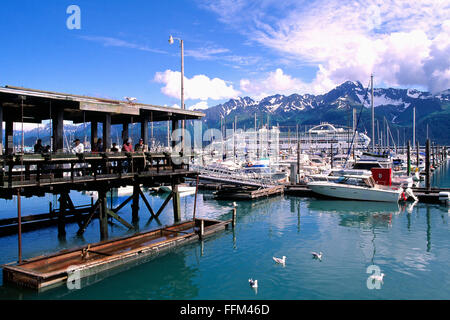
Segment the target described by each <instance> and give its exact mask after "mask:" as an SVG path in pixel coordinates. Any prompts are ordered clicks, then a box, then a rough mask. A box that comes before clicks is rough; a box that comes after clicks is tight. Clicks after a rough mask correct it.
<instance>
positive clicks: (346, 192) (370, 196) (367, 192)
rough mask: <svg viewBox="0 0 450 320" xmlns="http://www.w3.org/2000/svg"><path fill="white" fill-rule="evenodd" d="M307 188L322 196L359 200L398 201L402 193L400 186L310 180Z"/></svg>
mask: <svg viewBox="0 0 450 320" xmlns="http://www.w3.org/2000/svg"><path fill="white" fill-rule="evenodd" d="M308 188H310V189H311V191H313V192H314V193H316V194H319V195H322V196H326V197H330V198H336V199H348V200H360V201H379V202H398V201H399V199H400V196H401V193H402V189H401V188H399V189H397V190H384V189H376V188H373V189H372V188H364V187H359V186H349V185H339V184H338V183H330V182H322V181H318V182H310V183H308Z"/></svg>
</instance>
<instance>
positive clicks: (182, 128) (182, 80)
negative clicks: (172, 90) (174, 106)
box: [169, 36, 185, 153]
mask: <svg viewBox="0 0 450 320" xmlns="http://www.w3.org/2000/svg"><path fill="white" fill-rule="evenodd" d="M174 40H178V41H180V47H181V109H182V110H184V109H185V108H184V43H183V39H180V38H174V37H172V36H170V37H169V43H170V44H171V45H172V44H173V43H174ZM181 130H182V132H181V152H182V153H183V152H184V120H182V121H181Z"/></svg>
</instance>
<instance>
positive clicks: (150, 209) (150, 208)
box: [139, 188, 156, 218]
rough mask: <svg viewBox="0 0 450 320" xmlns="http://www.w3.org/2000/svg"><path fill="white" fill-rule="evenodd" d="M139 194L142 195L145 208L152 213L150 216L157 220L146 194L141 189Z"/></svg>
mask: <svg viewBox="0 0 450 320" xmlns="http://www.w3.org/2000/svg"><path fill="white" fill-rule="evenodd" d="M139 194H140V195H141V198H142V200H144V203H145V206H146V207H147V209H148V211H150V214H151V215H152V217H153V218H156V215H155V213H154V212H153V209H152V207H151V206H150V203H148V201H147V198H146V197H145V194H144V193H143V192H142V190H141V189H140V188H139Z"/></svg>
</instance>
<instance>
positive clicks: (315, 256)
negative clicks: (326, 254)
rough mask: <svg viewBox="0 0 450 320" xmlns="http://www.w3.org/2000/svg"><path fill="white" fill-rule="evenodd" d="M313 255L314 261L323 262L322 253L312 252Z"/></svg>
mask: <svg viewBox="0 0 450 320" xmlns="http://www.w3.org/2000/svg"><path fill="white" fill-rule="evenodd" d="M311 254H312V255H313V258H314V259H319V260H320V261H322V252H319V253H317V252H311Z"/></svg>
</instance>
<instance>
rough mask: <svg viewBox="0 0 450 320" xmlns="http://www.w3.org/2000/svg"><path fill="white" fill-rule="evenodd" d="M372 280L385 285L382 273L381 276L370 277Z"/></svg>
mask: <svg viewBox="0 0 450 320" xmlns="http://www.w3.org/2000/svg"><path fill="white" fill-rule="evenodd" d="M370 278H371V279H373V280H375V281H379V282H381V283H383V278H384V273H381V274H379V275H376V274H373V275H371V276H370Z"/></svg>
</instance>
